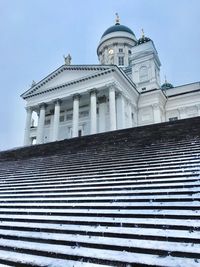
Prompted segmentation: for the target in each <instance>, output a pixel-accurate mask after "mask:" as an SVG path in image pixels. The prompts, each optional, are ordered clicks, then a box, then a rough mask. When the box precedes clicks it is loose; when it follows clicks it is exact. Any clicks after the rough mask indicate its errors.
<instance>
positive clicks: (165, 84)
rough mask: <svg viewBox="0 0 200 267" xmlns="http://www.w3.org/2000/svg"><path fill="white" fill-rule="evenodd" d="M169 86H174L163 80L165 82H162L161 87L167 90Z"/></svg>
mask: <svg viewBox="0 0 200 267" xmlns="http://www.w3.org/2000/svg"><path fill="white" fill-rule="evenodd" d="M171 88H174V86H173V85H172V84H171V83H168V82H165V83H163V85H161V89H162V90H168V89H171Z"/></svg>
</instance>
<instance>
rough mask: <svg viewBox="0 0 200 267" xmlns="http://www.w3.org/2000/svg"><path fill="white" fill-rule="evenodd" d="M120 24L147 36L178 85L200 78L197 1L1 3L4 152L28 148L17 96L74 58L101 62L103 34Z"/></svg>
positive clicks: (0, 137) (0, 144)
mask: <svg viewBox="0 0 200 267" xmlns="http://www.w3.org/2000/svg"><path fill="white" fill-rule="evenodd" d="M116 12H118V13H119V15H120V18H121V24H124V25H126V26H128V27H129V28H131V29H132V30H133V32H134V33H135V35H136V37H137V38H139V37H140V35H141V28H144V31H145V35H146V36H148V37H150V38H151V39H152V40H153V41H154V44H155V46H156V48H157V51H158V53H159V57H160V60H161V63H162V67H161V78H162V81H163V80H164V78H163V77H164V75H165V74H166V76H167V80H168V81H169V82H171V83H172V84H173V85H175V86H176V85H181V84H185V83H191V82H196V81H199V80H200V78H199V74H200V56H199V52H200V27H199V24H200V1H199V0H176V1H175V0H101V1H100V0H0V55H1V58H0V100H1V105H0V115H1V124H0V150H5V149H10V148H13V147H16V146H21V145H22V144H23V134H24V125H25V110H24V106H25V102H24V101H23V100H22V99H21V98H20V94H22V93H23V92H24V91H26V90H27V89H28V88H29V86H30V85H31V83H32V80H35V81H39V80H41V79H42V78H44V77H45V76H47V75H48V74H49V73H50V72H52V71H54V70H55V69H57V68H58V67H59V66H60V65H62V64H63V55H64V54H65V55H67V54H68V53H70V54H71V55H72V64H93V63H94V64H97V63H98V60H97V56H96V48H97V45H98V42H99V40H100V37H101V35H102V34H103V32H104V31H105V30H106V29H107V28H108V27H110V26H112V25H113V24H114V19H115V15H114V14H115V13H116Z"/></svg>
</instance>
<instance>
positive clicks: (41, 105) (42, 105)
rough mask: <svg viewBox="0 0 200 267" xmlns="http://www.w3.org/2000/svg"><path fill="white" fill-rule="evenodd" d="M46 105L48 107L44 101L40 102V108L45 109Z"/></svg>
mask: <svg viewBox="0 0 200 267" xmlns="http://www.w3.org/2000/svg"><path fill="white" fill-rule="evenodd" d="M46 107H47V104H46V103H44V102H43V103H40V104H39V108H44V109H45V108H46Z"/></svg>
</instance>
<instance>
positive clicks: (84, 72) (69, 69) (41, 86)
mask: <svg viewBox="0 0 200 267" xmlns="http://www.w3.org/2000/svg"><path fill="white" fill-rule="evenodd" d="M108 70H110V67H109V66H101V65H70V66H68V65H63V66H61V67H60V68H59V69H57V70H56V71H54V72H53V73H51V74H50V75H48V76H47V77H46V78H44V79H43V80H41V81H40V82H38V83H37V84H35V85H34V86H32V87H31V88H30V89H29V90H28V91H26V92H25V93H24V94H22V97H23V98H27V97H31V96H33V95H35V94H38V93H43V92H46V91H49V90H51V89H53V88H57V87H60V86H65V85H69V84H73V83H77V82H81V81H83V80H85V79H89V78H92V77H93V76H95V75H98V74H99V73H102V72H106V71H108Z"/></svg>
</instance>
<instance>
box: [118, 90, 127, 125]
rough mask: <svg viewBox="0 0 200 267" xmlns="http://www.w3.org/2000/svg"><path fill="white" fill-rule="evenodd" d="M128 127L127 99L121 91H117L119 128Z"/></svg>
mask: <svg viewBox="0 0 200 267" xmlns="http://www.w3.org/2000/svg"><path fill="white" fill-rule="evenodd" d="M125 127H126V116H125V101H124V96H123V95H122V93H121V92H119V93H117V129H124V128H125Z"/></svg>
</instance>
